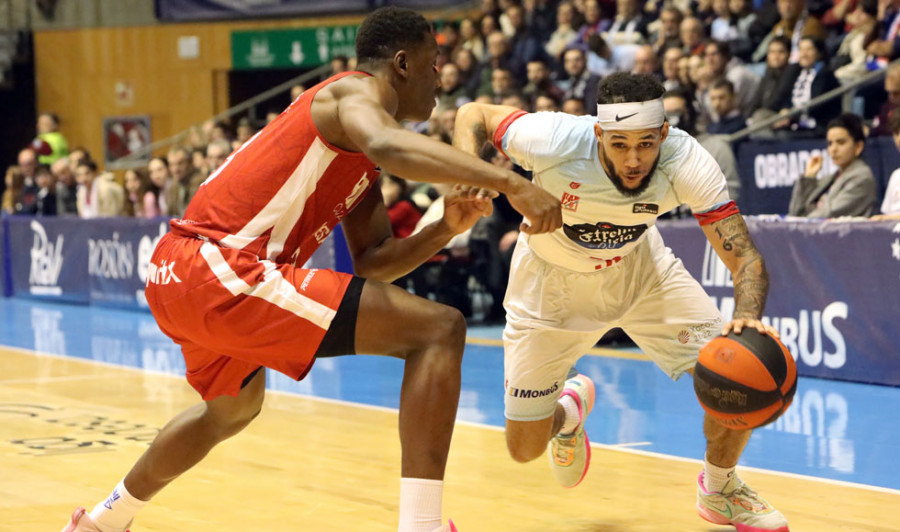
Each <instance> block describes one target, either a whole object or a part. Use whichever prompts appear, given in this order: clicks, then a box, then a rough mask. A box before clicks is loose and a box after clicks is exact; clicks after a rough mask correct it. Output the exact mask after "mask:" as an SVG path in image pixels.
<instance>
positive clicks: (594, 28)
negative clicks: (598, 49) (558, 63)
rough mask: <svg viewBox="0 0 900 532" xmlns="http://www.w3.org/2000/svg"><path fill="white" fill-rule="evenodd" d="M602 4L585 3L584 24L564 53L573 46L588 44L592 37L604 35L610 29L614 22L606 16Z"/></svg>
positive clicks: (590, 1)
mask: <svg viewBox="0 0 900 532" xmlns="http://www.w3.org/2000/svg"><path fill="white" fill-rule="evenodd" d="M604 15H605V14H604V13H603V10H602V8H601V7H600V2H599V1H598V0H585V1H584V24H582V26H581V27H580V28H579V29H578V35H577V36H576V37H575V39H574V40H572V41H569V43H568V45H567V46H566V47H565V48H563V53H565V50H566V49H567V48H570V47H572V46H580V45H584V44H585V43H587V41H588V39H589V38H590V37H591V36H592V35H602V34H603V33H605V32H606V30H608V29H609V26H610V24H612V21H611V20H610V19H609V18H607V17H606V16H604Z"/></svg>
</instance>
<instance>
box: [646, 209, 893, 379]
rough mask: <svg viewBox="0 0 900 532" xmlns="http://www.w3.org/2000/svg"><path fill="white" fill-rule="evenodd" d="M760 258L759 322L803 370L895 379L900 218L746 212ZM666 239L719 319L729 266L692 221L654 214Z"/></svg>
mask: <svg viewBox="0 0 900 532" xmlns="http://www.w3.org/2000/svg"><path fill="white" fill-rule="evenodd" d="M747 225H748V227H749V229H750V233H751V235H752V237H753V240H754V242H755V243H756V245H757V247H758V248H759V250H760V252H761V253H762V255H763V257H764V258H765V260H766V267H767V269H768V272H769V280H770V288H769V297H768V302H767V305H766V310H765V316H764V318H763V321H765V322H766V323H768V324H770V325H772V326H773V327H775V329H776V330H778V331H779V334H780V335H781V340H782V342H784V344H785V345H786V346H787V347H788V349H790V351H791V353H792V354H793V355H794V358H795V359H796V360H797V368H798V372H799V373H800V374H801V375H807V376H815V377H825V378H829V379H839V380H850V381H859V382H872V383H879V384H889V385H893V386H900V348H898V346H900V327H897V324H896V320H897V316H900V296H898V294H900V224H898V223H896V222H879V223H874V222H855V223H854V222H821V221H815V222H805V221H772V220H760V219H753V218H747ZM659 229H660V233H661V234H662V235H663V239H664V240H665V242H666V245H667V246H668V247H670V248H671V249H672V251H673V252H674V253H675V255H676V256H677V257H679V258H680V259H681V260H682V261H683V262H684V265H685V267H687V269H688V271H690V272H691V274H692V275H693V276H694V277H695V278H696V279H697V280H698V281H700V283H701V284H702V285H703V287H704V289H705V290H706V291H707V293H708V294H709V295H710V296H711V297H712V298H713V299H714V300H715V302H716V304H717V306H718V307H719V309H720V310H721V311H722V314H724V315H725V317H726V318H728V319H730V317H731V315H732V313H733V312H734V288H733V285H732V279H731V274H730V272H729V271H728V269H727V268H726V267H725V265H724V264H723V263H722V262H721V261H720V260H719V258H718V256H717V255H716V253H715V251H714V250H713V249H712V246H710V244H709V243H708V242H707V240H706V238H705V237H704V235H703V233H702V231H701V230H700V228H699V226H698V225H697V223H696V221H694V220H678V221H670V222H661V223H660V224H659Z"/></svg>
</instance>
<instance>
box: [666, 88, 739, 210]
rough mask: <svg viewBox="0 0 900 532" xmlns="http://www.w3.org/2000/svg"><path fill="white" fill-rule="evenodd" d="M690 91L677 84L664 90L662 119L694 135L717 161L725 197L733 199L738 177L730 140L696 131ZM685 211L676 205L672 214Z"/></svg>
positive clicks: (737, 191) (694, 112) (695, 119)
mask: <svg viewBox="0 0 900 532" xmlns="http://www.w3.org/2000/svg"><path fill="white" fill-rule="evenodd" d="M692 101H693V98H692V93H691V92H690V91H688V90H686V89H683V88H680V89H675V90H672V91H667V92H666V93H665V94H663V109H664V110H665V112H666V121H667V122H668V123H669V125H670V126H672V127H677V128H678V129H681V130H683V131H685V132H686V133H688V134H690V135H693V136H694V137H696V139H697V142H699V143H700V145H701V146H703V148H705V149H706V151H708V152H709V153H710V154H711V155H712V156H713V158H714V159H715V160H716V162H717V163H719V168H721V169H722V173H723V174H725V182H726V184H727V186H728V197H730V198H731V199H733V200H735V201H737V200H738V199H739V198H740V192H741V180H740V177H739V176H738V171H737V159H736V158H735V156H734V150H733V149H732V148H731V143H729V142H727V141H726V140H724V138H723V137H722V136H719V135H706V134H699V135H698V134H697V129H696V123H697V112H696V109H695V108H694V106H693V104H692ZM686 215H688V213H687V211H686V210H685V209H678V210H677V211H676V213H675V216H676V217H682V216H686Z"/></svg>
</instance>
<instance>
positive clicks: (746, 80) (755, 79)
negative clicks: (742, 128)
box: [701, 41, 759, 117]
mask: <svg viewBox="0 0 900 532" xmlns="http://www.w3.org/2000/svg"><path fill="white" fill-rule="evenodd" d="M703 57H704V59H705V60H706V68H707V69H708V70H709V78H710V81H712V80H713V79H715V78H720V77H721V78H725V79H727V80H728V81H730V82H731V86H732V87H733V88H734V97H735V104H734V105H735V107H736V108H737V109H738V110H740V111H741V114H742V115H743V116H744V117H747V116H750V112H751V109H750V104H751V102H752V101H753V95H754V94H755V93H756V90H757V88H758V87H759V76H757V75H756V74H754V73H753V71H751V70H750V69H749V68H747V67H746V66H744V65H743V64H741V62H740V60H739V59H736V58H734V57H733V56H732V54H731V46H730V45H729V44H728V43H726V42H722V41H709V42H708V43H706V47H705V48H704V49H703ZM701 103H704V104H706V103H707V102H706V101H702V102H701Z"/></svg>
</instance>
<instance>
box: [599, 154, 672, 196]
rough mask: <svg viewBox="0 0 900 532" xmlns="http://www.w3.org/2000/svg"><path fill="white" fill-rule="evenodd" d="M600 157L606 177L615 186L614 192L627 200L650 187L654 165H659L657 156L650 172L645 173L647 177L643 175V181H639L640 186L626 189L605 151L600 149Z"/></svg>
mask: <svg viewBox="0 0 900 532" xmlns="http://www.w3.org/2000/svg"><path fill="white" fill-rule="evenodd" d="M600 155H601V156H603V162H604V163H606V175H607V177H609V180H610V181H612V184H613V185H615V186H616V190H618V191H619V192H620V193H622V195H624V196H627V197H629V198H634V197H637V196H640V195H641V194H643V193H644V191H645V190H647V187H649V186H650V180H651V179H653V173H654V172H656V165H658V164H659V154H657V155H656V160H655V161H653V166H651V167H650V171H649V172H647V175H645V176H644V178H643V179H641V184H640V185H638V187H637V188H627V187H626V186H625V183H623V182H622V178H621V177H619V174H618V173H617V172H616V167H615V166H613V163H612V161H610V160H609V157H607V156H606V151H604V150H603V149H602V148H601V150H600Z"/></svg>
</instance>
